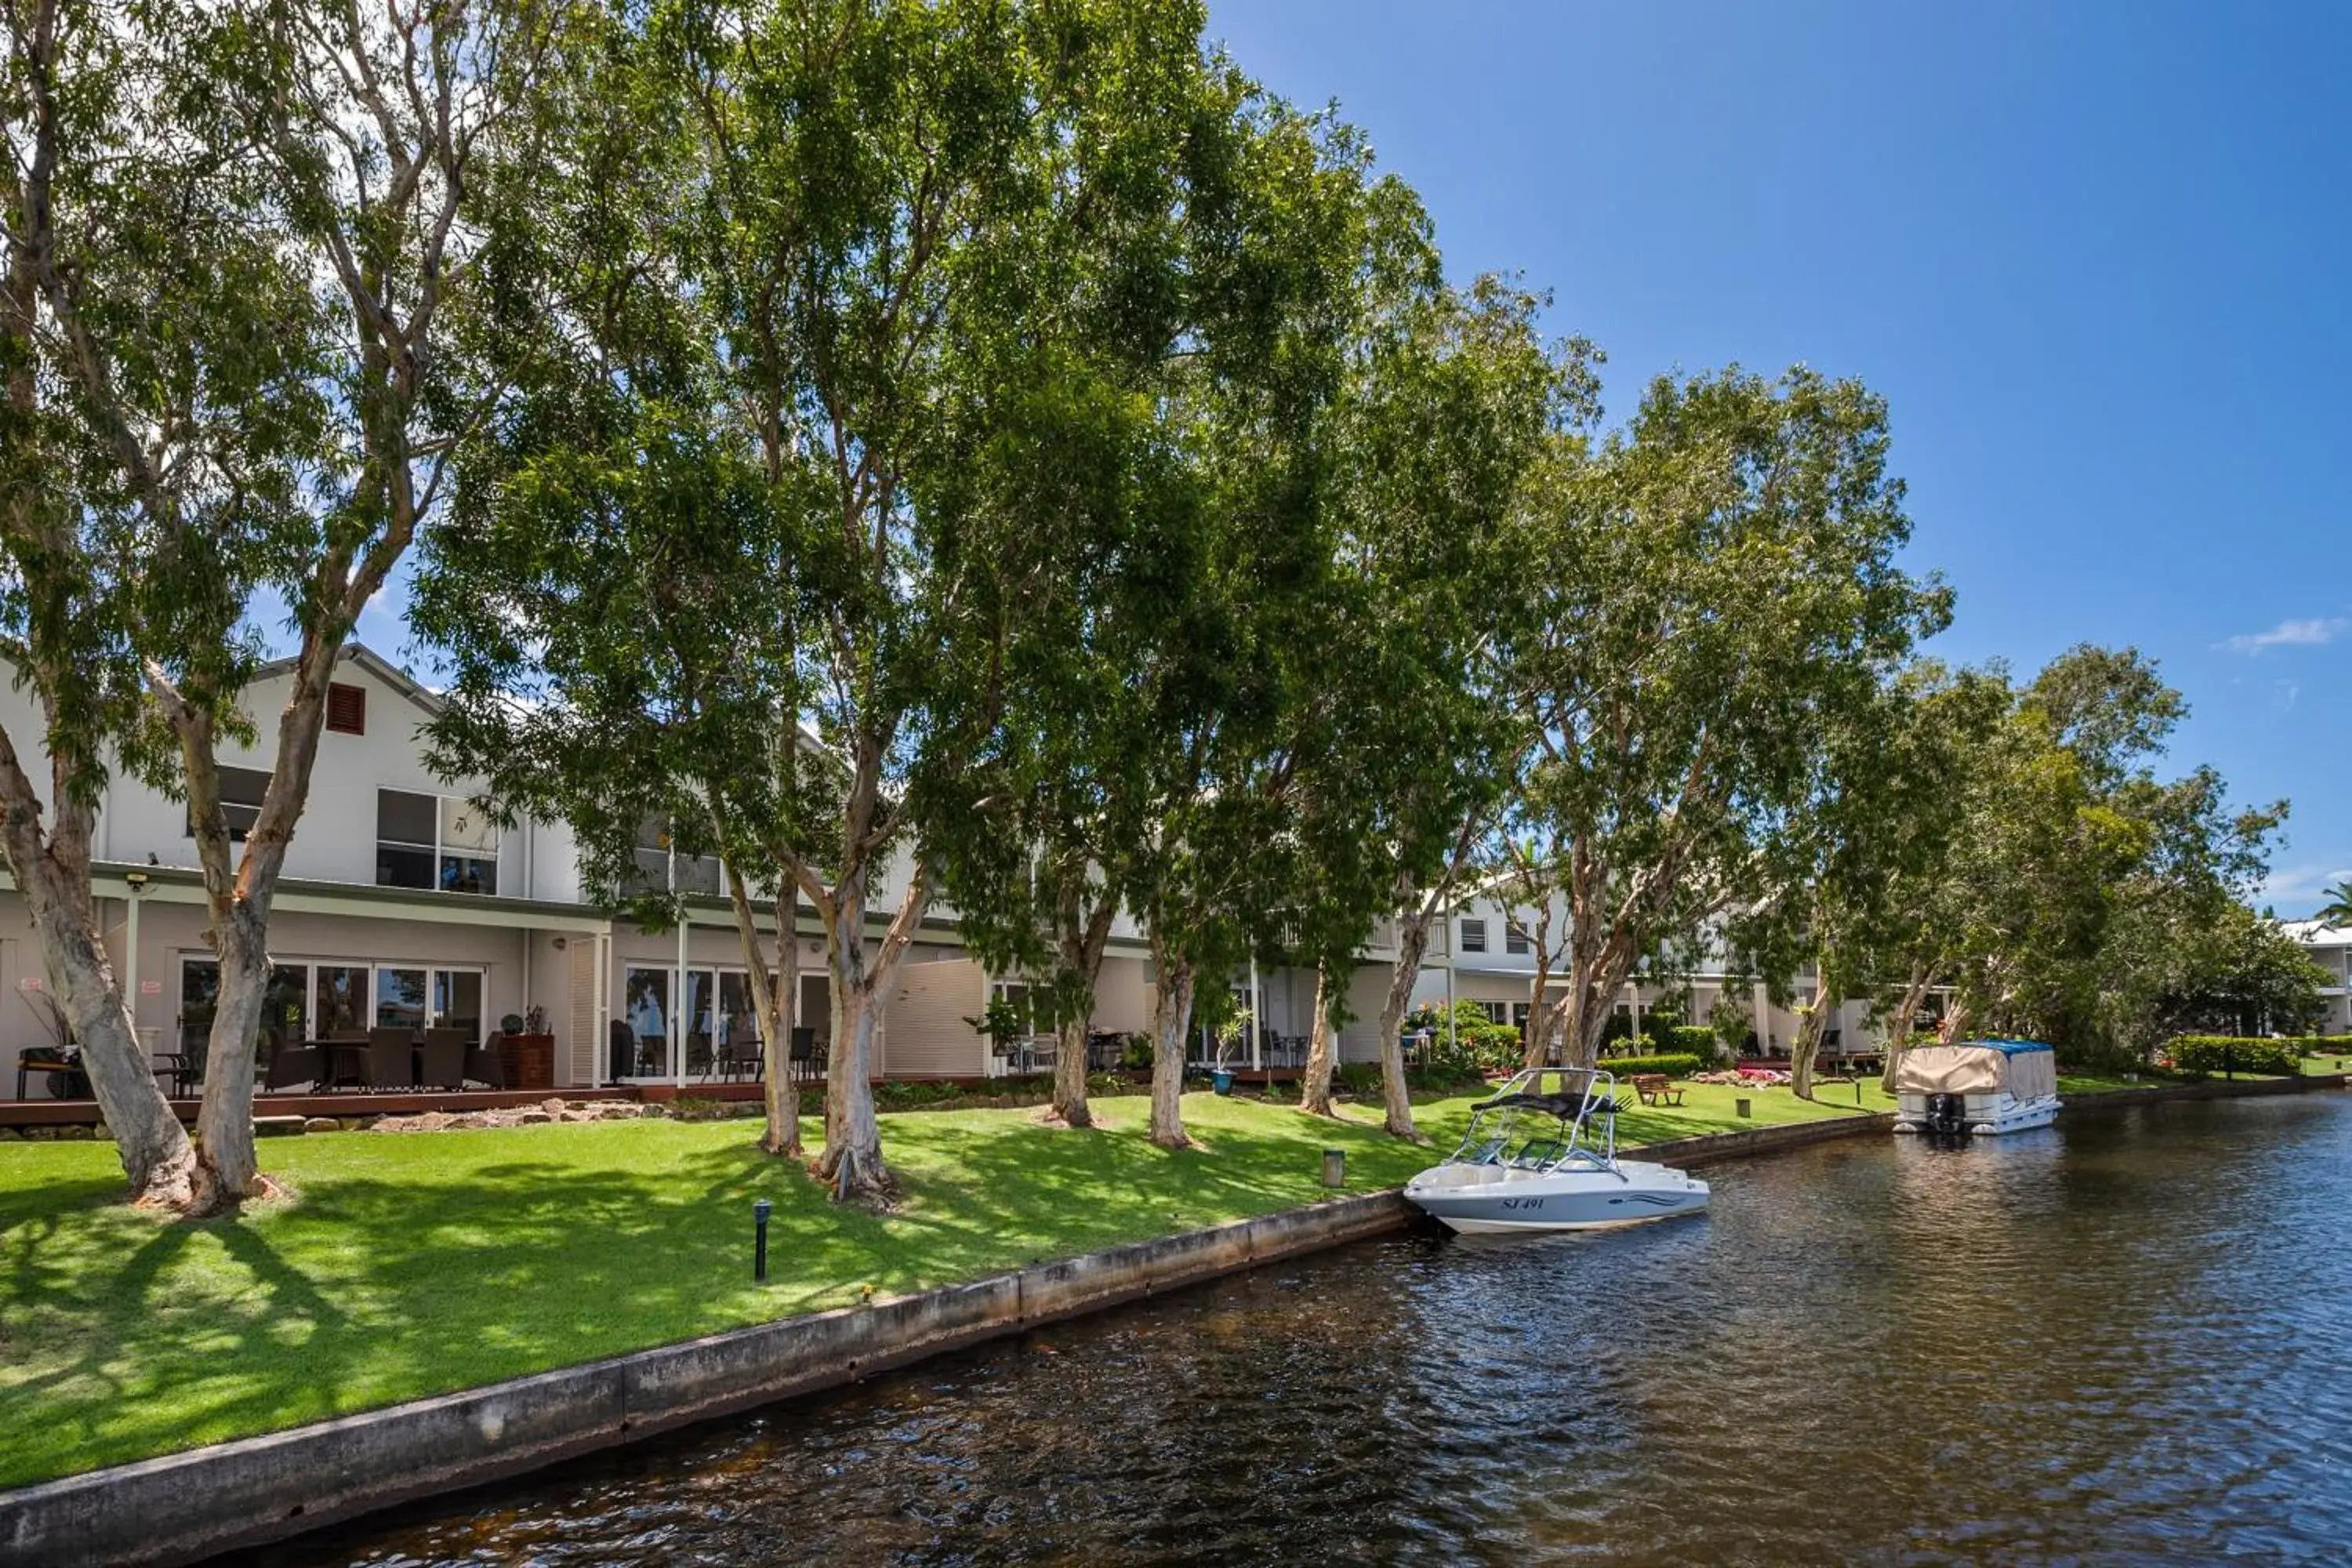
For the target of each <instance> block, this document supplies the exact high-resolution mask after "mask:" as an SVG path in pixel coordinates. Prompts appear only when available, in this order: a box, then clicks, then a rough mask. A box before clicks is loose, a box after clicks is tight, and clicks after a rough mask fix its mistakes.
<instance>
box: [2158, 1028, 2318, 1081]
mask: <svg viewBox="0 0 2352 1568" xmlns="http://www.w3.org/2000/svg"><path fill="white" fill-rule="evenodd" d="M2301 1047H2302V1042H2300V1041H2296V1040H2268V1039H2242V1038H2237V1037H2231V1036H2226V1035H2183V1036H2181V1037H2179V1039H2177V1040H2174V1041H2173V1042H2172V1044H2171V1046H2170V1047H2168V1049H2169V1051H2170V1054H2171V1058H2172V1067H2173V1070H2175V1071H2176V1072H2189V1073H2217V1072H2223V1071H2228V1072H2252V1073H2286V1074H2290V1075H2292V1074H2294V1073H2298V1072H2301V1071H2302V1070H2303V1064H2302V1061H2301V1057H2302V1055H2303V1051H2302V1048H2301Z"/></svg>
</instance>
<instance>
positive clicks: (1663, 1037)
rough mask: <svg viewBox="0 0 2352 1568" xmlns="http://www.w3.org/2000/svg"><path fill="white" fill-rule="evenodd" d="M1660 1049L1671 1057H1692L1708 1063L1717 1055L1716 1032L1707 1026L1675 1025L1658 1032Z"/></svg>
mask: <svg viewBox="0 0 2352 1568" xmlns="http://www.w3.org/2000/svg"><path fill="white" fill-rule="evenodd" d="M1657 1041H1658V1047H1659V1049H1661V1050H1663V1051H1665V1052H1667V1053H1669V1054H1670V1055H1675V1056H1681V1055H1685V1054H1687V1055H1690V1056H1694V1057H1696V1058H1699V1059H1700V1060H1701V1061H1706V1060H1707V1059H1708V1058H1712V1057H1713V1056H1714V1055H1715V1047H1716V1038H1715V1031H1714V1030H1713V1029H1711V1028H1709V1027H1707V1026H1706V1025H1705V1024H1675V1025H1672V1026H1668V1027H1666V1028H1664V1029H1660V1030H1658V1031H1657Z"/></svg>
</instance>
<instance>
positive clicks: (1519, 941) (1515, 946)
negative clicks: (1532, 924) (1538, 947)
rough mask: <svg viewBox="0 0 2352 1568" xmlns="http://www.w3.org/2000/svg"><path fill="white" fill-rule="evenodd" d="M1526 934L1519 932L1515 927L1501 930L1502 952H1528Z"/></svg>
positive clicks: (1509, 926)
mask: <svg viewBox="0 0 2352 1568" xmlns="http://www.w3.org/2000/svg"><path fill="white" fill-rule="evenodd" d="M1503 951H1504V952H1527V951H1528V933H1527V932H1526V931H1521V930H1520V929H1519V928H1518V927H1517V926H1515V925H1507V926H1505V927H1504V928H1503Z"/></svg>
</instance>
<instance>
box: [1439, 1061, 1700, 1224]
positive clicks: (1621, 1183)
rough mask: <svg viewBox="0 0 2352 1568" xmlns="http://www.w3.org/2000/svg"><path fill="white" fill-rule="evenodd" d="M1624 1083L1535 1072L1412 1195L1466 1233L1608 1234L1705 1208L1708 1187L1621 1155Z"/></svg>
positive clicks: (1589, 1072) (1490, 1105) (1488, 1105)
mask: <svg viewBox="0 0 2352 1568" xmlns="http://www.w3.org/2000/svg"><path fill="white" fill-rule="evenodd" d="M1617 1109H1618V1107H1617V1080H1616V1079H1615V1078H1614V1077H1613V1076H1612V1075H1611V1074H1609V1073H1606V1072H1602V1071H1601V1070H1599V1069H1598V1068H1528V1069H1527V1070H1526V1071H1524V1072H1522V1073H1520V1074H1518V1076H1517V1077H1516V1078H1513V1079H1511V1080H1510V1081H1509V1082H1507V1083H1506V1084H1504V1085H1503V1087H1502V1089H1500V1090H1499V1091H1498V1092H1497V1093H1496V1095H1495V1097H1494V1098H1493V1099H1491V1100H1485V1101H1482V1102H1481V1103H1480V1104H1478V1105H1475V1106H1474V1107H1472V1108H1471V1115H1470V1131H1468V1132H1467V1133H1465V1135H1464V1136H1463V1139H1462V1144H1461V1146H1460V1147H1459V1148H1457V1149H1455V1150H1454V1152H1453V1153H1451V1154H1449V1155H1447V1156H1446V1158H1445V1162H1444V1163H1443V1164H1439V1165H1433V1166H1431V1167H1430V1168H1429V1169H1428V1170H1426V1171H1423V1173H1421V1174H1419V1175H1417V1176H1415V1177H1414V1178H1413V1179H1412V1181H1410V1182H1408V1183H1406V1184H1405V1189H1404V1195H1405V1201H1406V1202H1408V1203H1410V1204H1412V1205H1414V1206H1415V1207H1416V1208H1419V1209H1421V1210H1422V1211H1423V1213H1425V1214H1427V1215H1430V1216H1431V1217H1432V1218H1433V1219H1436V1220H1439V1221H1441V1222H1442V1223H1444V1224H1445V1225H1447V1226H1452V1227H1453V1228H1454V1229H1455V1230H1457V1231H1463V1232H1466V1233H1472V1234H1478V1233H1486V1232H1507V1231H1543V1230H1598V1229H1601V1228H1602V1227H1604V1226H1621V1225H1639V1224H1641V1223H1643V1221H1645V1220H1654V1219H1666V1218H1669V1217H1671V1216H1673V1215H1683V1214H1696V1213H1697V1212H1699V1211H1700V1210H1701V1209H1704V1208H1706V1198H1707V1189H1706V1183H1705V1182H1702V1181H1698V1180H1696V1179H1694V1178H1693V1177H1691V1176H1689V1175H1687V1174H1685V1173H1683V1172H1681V1171H1676V1170H1671V1169H1669V1168H1668V1167H1666V1166H1664V1165H1654V1164H1649V1163H1645V1162H1643V1161H1639V1160H1620V1159H1619V1158H1618V1157H1617Z"/></svg>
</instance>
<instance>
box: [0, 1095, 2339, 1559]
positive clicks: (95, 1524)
mask: <svg viewBox="0 0 2352 1568" xmlns="http://www.w3.org/2000/svg"><path fill="white" fill-rule="evenodd" d="M2343 1082H2344V1079H2342V1078H2340V1077H2339V1078H2335V1079H2272V1080H2256V1081H2252V1082H2243V1081H2242V1082H2235V1083H2230V1082H2221V1081H2209V1082H2206V1083H2200V1084H2180V1085H2165V1086H2160V1087H2152V1088H2150V1089H2137V1090H2125V1091H2120V1092H2117V1093H2115V1094H2111V1095H2101V1096H2094V1097H2085V1098H2084V1099H2083V1100H2080V1101H2078V1102H2076V1103H2077V1105H2078V1106H2079V1107H2081V1108H2089V1107H2093V1106H2097V1107H2101V1108H2105V1107H2108V1106H2120V1105H2129V1104H2144V1103H2149V1102H2153V1101H2159V1100H2197V1099H2221V1098H2231V1097H2235V1096H2241V1095H2262V1094H2284V1093H2294V1092H2297V1091H2299V1090H2301V1089H2321V1088H2331V1087H2340V1086H2341V1085H2342V1084H2343ZM1890 1120H1891V1119H1890V1118H1889V1117H1887V1116H1885V1115H1870V1116H1852V1117H1844V1118H1840V1119H1838V1120H1836V1121H1813V1122H1802V1123H1798V1124H1795V1125H1790V1126H1780V1127H1765V1128H1757V1129H1755V1130H1753V1131H1735V1132H1721V1133H1711V1134H1706V1135H1704V1136H1700V1137H1694V1138H1685V1139H1677V1140H1675V1141H1673V1142H1664V1143H1654V1144H1651V1145H1649V1146H1647V1147H1646V1148H1643V1149H1641V1150H1639V1151H1638V1156H1639V1157H1640V1158H1643V1159H1648V1160H1657V1161H1661V1162H1664V1163H1674V1164H1678V1165H1704V1164H1708V1163H1716V1162H1720V1161H1724V1160H1729V1159H1738V1158H1743V1157H1747V1156H1751V1155H1760V1154H1768V1153H1774V1152H1780V1151H1782V1150H1787V1149H1793V1148H1800V1147H1803V1146H1805V1145H1808V1144H1812V1143H1819V1142H1825V1141H1828V1140H1831V1139H1836V1138H1852V1137H1856V1136H1862V1135H1865V1134H1870V1133H1880V1134H1884V1133H1885V1130H1886V1127H1887V1124H1888V1122H1889V1121H1890ZM1414 1217H1415V1216H1414V1215H1413V1211H1412V1208H1411V1207H1410V1206H1409V1205H1406V1204H1405V1202H1404V1201H1403V1200H1402V1198H1401V1197H1399V1196H1398V1195H1397V1194H1396V1193H1395V1192H1393V1191H1389V1192H1380V1193H1371V1194H1364V1195H1362V1196H1358V1197H1348V1198H1339V1199H1336V1200H1333V1201H1331V1202H1328V1203H1320V1204H1314V1205H1308V1206H1307V1207H1305V1208H1297V1209H1289V1210H1285V1211H1283V1212H1280V1213H1276V1214H1270V1215H1260V1216H1259V1217H1257V1218H1255V1219H1248V1220H1238V1221H1235V1222H1234V1223H1232V1224H1228V1225H1221V1226H1212V1227H1210V1228H1208V1229H1205V1230H1194V1231H1185V1232H1181V1233H1180V1234H1178V1235H1174V1236H1168V1237H1156V1238H1154V1239H1151V1240H1149V1241H1140V1242H1135V1243H1131V1244H1129V1245H1128V1246H1125V1247H1112V1248H1109V1249H1108V1250H1106V1251H1102V1252H1094V1253H1087V1254H1084V1255H1081V1256H1079V1257H1076V1258H1062V1259H1058V1260H1055V1261H1053V1262H1048V1263H1039V1264H1035V1265H1033V1266H1031V1267H1030V1268H1023V1269H1018V1270H1015V1271H1013V1272H1012V1273H1008V1274H999V1275H995V1276H992V1277H991V1278H989V1279H976V1280H972V1281H971V1282H969V1283H966V1284H961V1285H949V1286H943V1287H941V1288H940V1289H934V1290H926V1291H922V1292H919V1293H918V1294H915V1295H910V1296H902V1297H896V1298H892V1299H890V1300H881V1301H876V1302H874V1303H872V1304H870V1305H867V1306H861V1307H851V1308H842V1309H839V1310H834V1311H830V1312H820V1313H815V1314H813V1315H810V1316H805V1317H795V1318H786V1319H782V1320H779V1321H774V1322H770V1323H761V1324H756V1325H754V1326H752V1327H750V1328H744V1329H737V1330H732V1331H729V1332H726V1333H721V1334H713V1335H710V1336H709V1337H708V1338H704V1339H699V1340H690V1341H687V1342H682V1343H678V1344H670V1345H660V1346H656V1347H655V1348H653V1349H651V1350H646V1351H639V1352H633V1353H631V1354H628V1355H624V1356H616V1357H613V1358H611V1359H609V1360H605V1361H598V1362H590V1363H583V1364H582V1365H579V1366H573V1367H563V1368H559V1369H557V1370H555V1371H552V1372H545V1373H536V1374H534V1375H532V1376H530V1377H521V1378H516V1379H513V1380H510V1381H509V1382H505V1383H499V1384H490V1385H489V1386H488V1387H484V1388H477V1389H469V1390H466V1391H463V1392H460V1393H457V1394H441V1395H437V1396H436V1397H433V1398H430V1399H420V1400H414V1401H411V1402H409V1403H407V1404H404V1405H390V1406H387V1407H385V1408H383V1409H381V1410H372V1411H366V1412H363V1413H362V1414H359V1415H349V1416H343V1417H340V1418H338V1419H336V1420H332V1421H322V1422H318V1423H314V1424H312V1425H310V1426H298V1427H293V1428H290V1429H289V1430H287V1431H284V1432H276V1433H271V1434H268V1436H259V1437H247V1438H240V1439H238V1440H236V1441H234V1442H227V1443H218V1444H214V1445H212V1446H210V1447H203V1448H194V1449H190V1450H188V1451H186V1452H184V1453H178V1454H169V1455H165V1456H163V1457H162V1458H153V1459H145V1460H141V1461H139V1462H137V1463H134V1464H129V1465H121V1466H116V1467H113V1468H108V1469H101V1470H93V1471H89V1472H87V1473H85V1474H82V1475H78V1476H68V1477H66V1478H64V1479H60V1480H56V1481H47V1482H43V1483H41V1484H39V1485H37V1486H31V1487H25V1488H21V1489H16V1490H14V1491H5V1492H0V1568H11V1565H16V1564H24V1565H26V1568H31V1565H34V1564H40V1565H44V1568H48V1565H54V1564H59V1563H89V1564H101V1563H104V1564H115V1563H121V1564H170V1563H189V1562H194V1561H196V1560H198V1559H201V1558H204V1557H207V1556H211V1555H214V1554H216V1553H220V1552H230V1551H234V1550H236V1549H238V1548H241V1547H249V1546H255V1545H258V1544H261V1543H263V1542H269V1541H275V1540H278V1539H282V1538H284V1537H286V1536H290V1535H294V1534H298V1533H299V1532H301V1531H306V1530H310V1529H315V1528H317V1527H318V1526H320V1525H322V1524H327V1523H331V1522H332V1521H338V1520H343V1519H349V1518H352V1517H353V1516H355V1515H358V1514H362V1513H367V1512H371V1511H373V1510H378V1509H383V1508H387V1507H390V1506H393V1505H394V1504H397V1503H402V1502H405V1501H410V1500H415V1499H418V1498H423V1497H428V1496H436V1495H441V1494H446V1493H448V1492H451V1491H455V1490H458V1489H463V1488H467V1487H472V1486H478V1485H480V1484H482V1483H484V1482H487V1481H494V1480H498V1479H503V1478H507V1477H510V1476H515V1475H520V1474H522V1473H524V1472H526V1471H529V1470H533V1469H538V1468H542V1467H544V1466H547V1465H550V1464H553V1463H555V1462H557V1461H559V1460H562V1459H566V1458H573V1457H576V1456H578V1455H582V1454H585V1453H590V1452H593V1451H594V1450H596V1449H599V1448H606V1447H614V1446H616V1445H620V1444H624V1443H629V1442H633V1441H635V1440H636V1439H638V1438H641V1437H645V1436H650V1435H652V1434H654V1433H656V1432H662V1431H667V1430H669V1429H671V1428H675V1427H677V1426H686V1425H688V1424H690V1423H693V1422H697V1421H705V1420H709V1419H711V1418H712V1417H714V1416H720V1415H729V1414H730V1413H732V1412H736V1411H740V1410H744V1409H749V1408H751V1407H754V1406H757V1405H765V1404H769V1403H772V1401H775V1400H778V1399H784V1398H789V1397H792V1396H793V1395H796V1394H811V1393H815V1392H817V1391H820V1390H823V1389H825V1388H831V1387H835V1386H838V1385H840V1384H847V1383H853V1382H856V1381H857V1380H858V1379H861V1378H865V1377H868V1376H871V1375H873V1374H875V1373H879V1372H883V1371H887V1370H888V1369H890V1368H893V1367H898V1366H903V1365H905V1364H907V1363H911V1362H915V1361H919V1360H921V1359H923V1358H924V1357H927V1356H932V1355H937V1354H939V1353H940V1352H945V1351H950V1350H954V1349H957V1348H960V1347H962V1346H966V1345H971V1344H977V1343H979V1342H982V1341H985V1340H990V1339H994V1338H998V1337H1001V1336H1003V1335H1008V1334H1013V1333H1018V1332H1021V1331H1024V1330H1027V1329H1031V1328H1034V1327H1036V1326H1037V1325H1039V1324H1042V1323H1048V1322H1053V1321H1057V1320H1061V1319H1066V1318H1070V1317H1076V1316H1077V1315H1080V1314H1082V1313H1087V1312H1093V1311H1099V1310H1103V1309H1105V1308H1108V1307H1113V1306H1117V1305H1118V1304H1119V1303H1121V1302H1124V1301H1130V1300H1137V1299H1139V1298H1141V1297H1145V1296H1150V1295H1153V1294H1156V1293H1159V1292H1162V1291H1167V1290H1172V1289H1181V1288H1183V1287H1185V1286H1189V1285H1195V1284H1199V1283H1202V1282H1203V1281H1205V1280H1209V1279H1217V1278H1220V1277H1222V1276H1224V1275H1229V1274H1234V1273H1238V1272H1240V1271H1242V1270H1244V1269H1248V1268H1255V1267H1257V1266H1259V1265H1261V1264H1265V1263H1271V1262H1275V1261H1277V1260H1280V1259H1283V1258H1294V1257H1298V1256H1301V1255H1303V1254H1306V1253H1310V1252H1316V1251H1319V1250H1322V1249H1324V1248H1327V1247H1339V1246H1343V1245H1345V1244H1347V1243H1349V1242H1353V1241H1360V1240H1363V1239H1366V1238H1368V1237H1375V1236H1381V1235H1384V1234H1387V1233H1389V1232H1392V1231H1396V1230H1400V1229H1402V1228H1403V1227H1404V1226H1407V1225H1409V1224H1411V1223H1412V1222H1413V1220H1414Z"/></svg>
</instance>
